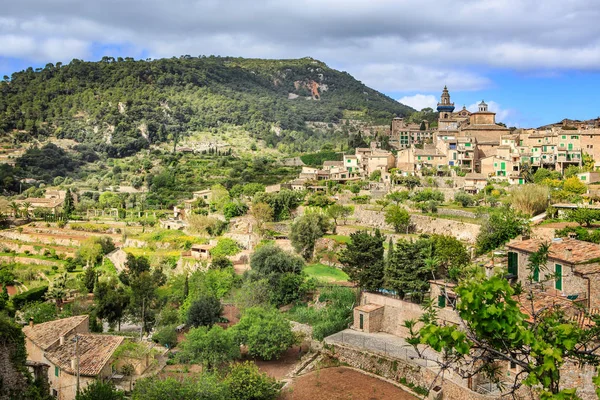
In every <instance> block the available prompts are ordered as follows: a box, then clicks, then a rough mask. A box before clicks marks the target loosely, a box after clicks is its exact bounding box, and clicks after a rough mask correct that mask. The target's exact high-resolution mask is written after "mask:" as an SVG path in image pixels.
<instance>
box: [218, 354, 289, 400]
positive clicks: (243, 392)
mask: <svg viewBox="0 0 600 400" xmlns="http://www.w3.org/2000/svg"><path fill="white" fill-rule="evenodd" d="M224 382H225V384H226V385H227V387H228V388H229V393H230V395H231V398H232V399H233V400H275V399H277V398H278V396H279V391H280V385H279V383H278V382H277V380H276V379H275V378H271V377H270V376H268V375H267V374H266V373H264V372H260V370H259V369H258V367H257V366H256V364H254V363H252V362H250V361H246V362H244V363H243V364H240V363H235V364H233V365H232V366H231V368H230V369H229V372H228V373H227V376H226V377H225V381H224Z"/></svg>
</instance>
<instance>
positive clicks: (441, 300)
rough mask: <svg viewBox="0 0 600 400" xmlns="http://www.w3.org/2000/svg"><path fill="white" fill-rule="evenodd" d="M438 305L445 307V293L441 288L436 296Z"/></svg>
mask: <svg viewBox="0 0 600 400" xmlns="http://www.w3.org/2000/svg"><path fill="white" fill-rule="evenodd" d="M438 307H439V308H445V307H446V293H445V292H444V291H443V290H442V293H441V294H440V295H439V296H438Z"/></svg>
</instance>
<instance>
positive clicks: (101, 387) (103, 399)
mask: <svg viewBox="0 0 600 400" xmlns="http://www.w3.org/2000/svg"><path fill="white" fill-rule="evenodd" d="M124 398H125V395H124V394H123V392H121V391H119V390H117V389H116V388H115V385H114V384H113V383H112V382H105V381H101V380H97V381H94V382H92V383H90V384H89V385H87V386H86V387H85V388H84V389H83V390H82V391H81V392H80V393H78V394H77V396H75V400H123V399H124Z"/></svg>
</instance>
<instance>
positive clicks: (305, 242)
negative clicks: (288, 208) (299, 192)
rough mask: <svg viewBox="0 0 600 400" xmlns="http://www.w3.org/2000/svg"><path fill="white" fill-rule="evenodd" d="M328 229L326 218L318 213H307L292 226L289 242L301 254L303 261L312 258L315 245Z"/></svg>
mask: <svg viewBox="0 0 600 400" xmlns="http://www.w3.org/2000/svg"><path fill="white" fill-rule="evenodd" d="M328 229H329V221H328V220H327V217H326V216H325V215H323V214H320V213H307V214H305V215H303V216H301V217H299V218H298V219H296V221H295V222H294V223H293V224H292V227H291V232H290V241H291V242H292V246H294V249H295V250H296V251H297V252H298V253H299V254H301V255H302V256H303V257H304V259H305V260H309V259H311V258H312V256H313V253H314V250H315V243H316V241H317V239H320V238H322V237H323V235H325V233H326V232H327V230H328Z"/></svg>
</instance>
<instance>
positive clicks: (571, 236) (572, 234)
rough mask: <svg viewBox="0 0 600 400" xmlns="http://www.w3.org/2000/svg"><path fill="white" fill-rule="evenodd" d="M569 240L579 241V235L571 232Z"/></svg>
mask: <svg viewBox="0 0 600 400" xmlns="http://www.w3.org/2000/svg"><path fill="white" fill-rule="evenodd" d="M569 239H577V233H575V232H569Z"/></svg>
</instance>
